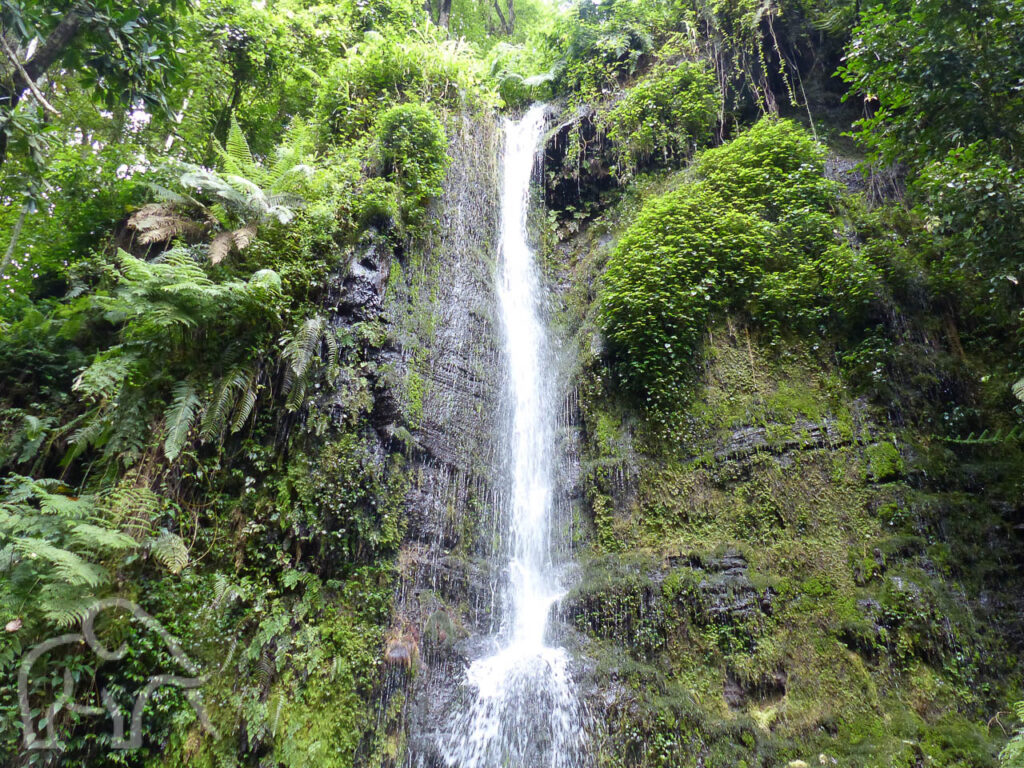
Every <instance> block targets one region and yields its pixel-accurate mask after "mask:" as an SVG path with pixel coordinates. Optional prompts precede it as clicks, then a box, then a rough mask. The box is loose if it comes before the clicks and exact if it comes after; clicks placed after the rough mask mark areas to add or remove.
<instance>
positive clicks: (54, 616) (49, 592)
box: [38, 584, 96, 628]
mask: <svg viewBox="0 0 1024 768" xmlns="http://www.w3.org/2000/svg"><path fill="white" fill-rule="evenodd" d="M38 602H39V605H40V607H41V610H42V614H43V618H45V619H46V620H48V621H51V622H53V623H54V624H56V625H57V626H58V627H61V628H67V627H70V626H73V625H75V624H81V623H82V621H83V620H84V619H85V617H86V614H88V612H89V609H90V608H92V607H93V606H94V605H95V604H96V596H95V595H94V594H93V593H92V592H82V591H81V590H79V589H76V588H75V587H73V586H71V585H68V584H47V585H45V586H44V587H42V589H40V590H39V594H38Z"/></svg>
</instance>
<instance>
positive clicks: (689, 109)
mask: <svg viewBox="0 0 1024 768" xmlns="http://www.w3.org/2000/svg"><path fill="white" fill-rule="evenodd" d="M717 116H718V94H717V85H716V82H715V76H714V74H713V73H712V72H710V71H709V70H708V69H707V67H706V66H705V65H703V64H700V63H696V62H691V61H681V62H679V63H678V64H674V65H664V66H658V67H656V68H655V70H654V72H652V73H651V74H650V75H649V76H648V77H646V78H644V79H643V80H641V81H640V82H639V83H637V84H636V85H635V86H633V87H632V88H631V89H630V90H629V91H627V93H626V96H625V98H623V99H622V101H620V102H619V103H618V104H616V105H615V107H614V108H613V109H612V110H611V111H610V112H609V113H608V115H607V117H606V118H605V121H604V122H605V126H606V128H607V130H608V137H609V138H610V139H611V140H612V141H613V142H615V144H616V145H617V146H618V148H619V150H620V153H621V158H622V159H621V161H620V162H621V164H622V165H624V166H625V168H624V169H623V170H626V171H631V170H633V169H635V167H636V166H637V165H641V164H643V163H644V162H645V161H647V160H648V159H650V158H651V157H652V156H654V155H657V154H660V155H661V158H662V159H663V160H668V159H670V158H672V157H676V156H679V155H684V156H685V155H689V154H691V153H692V152H693V151H694V150H695V149H696V148H697V146H699V145H700V144H703V143H705V142H707V141H708V140H709V139H710V138H711V131H712V128H713V127H714V125H715V122H716V120H717Z"/></svg>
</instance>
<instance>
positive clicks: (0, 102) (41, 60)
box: [0, 2, 85, 165]
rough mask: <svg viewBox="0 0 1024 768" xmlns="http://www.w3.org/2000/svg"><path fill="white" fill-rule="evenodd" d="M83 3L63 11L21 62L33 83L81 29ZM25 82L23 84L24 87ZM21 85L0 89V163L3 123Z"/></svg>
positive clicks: (4, 154) (3, 156) (4, 155)
mask: <svg viewBox="0 0 1024 768" xmlns="http://www.w3.org/2000/svg"><path fill="white" fill-rule="evenodd" d="M84 5H85V3H84V2H78V3H75V4H74V5H73V6H72V7H71V10H70V11H68V12H67V15H65V16H64V18H63V19H61V20H60V23H59V24H58V25H57V26H56V27H54V29H53V31H52V32H51V33H50V34H49V35H47V37H46V40H45V41H43V43H42V45H40V46H39V48H38V49H37V50H36V55H35V56H33V57H32V60H31V61H28V62H26V63H25V65H24V70H25V75H26V76H27V77H28V78H29V80H31V81H32V82H35V81H36V80H38V79H39V78H40V77H42V76H43V75H45V74H46V70H48V69H49V68H50V67H51V66H53V64H54V62H55V61H57V60H58V59H59V58H60V57H61V55H62V54H63V53H64V49H66V48H67V47H68V45H70V43H71V41H72V40H74V39H75V35H77V34H78V32H79V30H80V29H81V28H82V16H81V10H82V8H83V7H84ZM28 85H29V84H28V83H26V84H25V88H27V87H28ZM25 88H19V87H18V86H17V84H15V85H13V86H12V87H10V88H2V89H0V125H2V126H3V129H0V165H3V164H4V161H5V160H6V159H7V131H6V124H7V122H8V120H9V119H10V117H11V115H13V113H14V110H15V109H16V108H17V107H18V102H20V101H21V95H22V93H24V92H25Z"/></svg>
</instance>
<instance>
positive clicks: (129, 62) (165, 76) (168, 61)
mask: <svg viewBox="0 0 1024 768" xmlns="http://www.w3.org/2000/svg"><path fill="white" fill-rule="evenodd" d="M188 6H189V3H188V2H187V0H140V2H137V3H132V4H129V5H125V4H121V3H116V2H109V0H108V1H104V0H100V1H98V2H73V1H72V0H56V2H38V1H37V0H27V1H24V2H4V3H3V4H2V5H0V26H2V28H3V29H4V31H5V32H4V45H5V47H6V50H5V51H4V56H3V60H4V61H5V65H4V76H3V78H2V80H0V163H2V162H3V161H4V159H5V156H6V154H7V150H8V144H9V143H10V144H11V145H12V149H13V150H14V151H15V152H17V153H19V154H22V155H23V156H28V157H30V158H31V162H30V163H29V166H30V167H34V170H36V172H38V170H39V169H40V168H41V167H42V166H43V165H44V163H45V155H46V136H45V132H46V130H47V127H48V126H47V123H48V120H47V119H46V117H44V115H43V109H44V105H43V103H42V102H41V101H40V100H39V99H38V98H37V95H36V94H39V92H38V91H36V94H32V95H31V97H30V98H24V99H23V98H22V95H23V92H24V90H25V87H26V82H25V79H26V77H27V78H28V80H30V81H31V82H32V84H33V87H35V81H37V80H40V79H41V78H43V77H44V76H45V75H47V74H48V72H50V71H52V70H63V72H66V73H71V75H72V77H73V78H74V79H76V80H78V81H79V83H80V85H81V87H83V88H84V89H85V90H86V91H87V92H88V93H90V94H91V96H92V97H93V99H94V100H95V101H96V102H98V103H99V104H102V105H103V106H105V107H106V108H107V109H130V108H132V107H133V106H134V105H135V104H137V103H139V102H141V103H143V104H145V105H146V106H147V107H149V108H151V109H159V110H162V111H163V112H165V113H170V112H171V107H170V105H169V104H168V101H167V94H168V91H169V90H170V88H171V82H172V81H173V80H174V79H176V78H178V77H180V76H181V74H182V71H181V69H180V62H179V58H178V49H177V47H176V45H175V42H176V39H177V38H178V36H179V34H180V28H179V25H178V15H177V13H178V12H181V11H183V10H185V9H187V8H188ZM57 30H60V31H61V32H62V33H61V34H52V33H54V32H56V31H57ZM112 47H113V48H114V49H116V51H117V53H116V54H112V53H111V48H112ZM15 61H16V62H17V65H16V67H11V66H10V65H11V64H13V63H14V62H15ZM44 87H45V86H44ZM39 95H41V94H39ZM59 103H60V101H59V100H58V104H59ZM45 108H46V111H47V112H48V113H50V114H53V113H56V112H57V110H56V108H55V107H53V106H52V105H49V103H48V102H47V105H46V107H45ZM39 191H41V190H39V189H38V188H37V189H36V193H38V192H39ZM30 194H31V193H30Z"/></svg>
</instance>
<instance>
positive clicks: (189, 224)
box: [128, 203, 204, 245]
mask: <svg viewBox="0 0 1024 768" xmlns="http://www.w3.org/2000/svg"><path fill="white" fill-rule="evenodd" d="M128 227H129V228H130V229H134V230H135V231H136V232H138V233H139V244H140V245H150V244H152V243H164V242H167V241H168V240H172V239H173V238H175V237H179V236H181V235H187V236H188V237H189V238H190V239H195V238H197V237H199V236H200V235H202V233H203V229H204V227H203V225H202V224H201V223H200V222H197V221H195V220H193V219H192V218H190V217H189V216H185V215H183V214H182V213H180V212H178V211H177V210H175V208H174V207H173V206H171V205H168V204H166V203H151V204H149V205H144V206H143V207H142V208H140V209H139V210H137V211H136V212H135V213H133V214H132V215H131V216H130V217H129V218H128Z"/></svg>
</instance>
